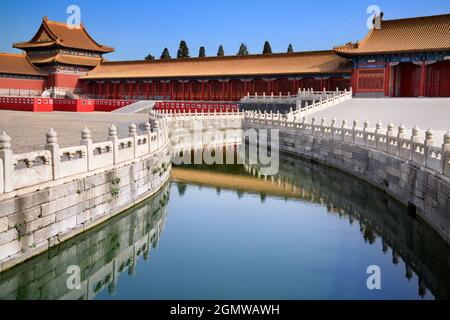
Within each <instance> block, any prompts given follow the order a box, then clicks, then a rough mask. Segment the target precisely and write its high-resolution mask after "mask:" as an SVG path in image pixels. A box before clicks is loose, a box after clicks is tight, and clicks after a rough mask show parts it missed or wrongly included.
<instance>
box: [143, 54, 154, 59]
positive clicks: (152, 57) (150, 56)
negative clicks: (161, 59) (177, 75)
mask: <svg viewBox="0 0 450 320" xmlns="http://www.w3.org/2000/svg"><path fill="white" fill-rule="evenodd" d="M145 60H155V57H154V56H152V55H151V54H148V55H147V56H146V57H145Z"/></svg>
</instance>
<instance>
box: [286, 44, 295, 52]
mask: <svg viewBox="0 0 450 320" xmlns="http://www.w3.org/2000/svg"><path fill="white" fill-rule="evenodd" d="M292 52H294V49H293V48H292V44H290V43H289V46H288V49H287V53H292Z"/></svg>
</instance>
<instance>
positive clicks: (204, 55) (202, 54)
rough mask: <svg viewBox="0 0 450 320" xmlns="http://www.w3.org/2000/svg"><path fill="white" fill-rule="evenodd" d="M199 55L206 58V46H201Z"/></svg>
mask: <svg viewBox="0 0 450 320" xmlns="http://www.w3.org/2000/svg"><path fill="white" fill-rule="evenodd" d="M198 57H199V58H204V57H206V53H205V47H200V50H198Z"/></svg>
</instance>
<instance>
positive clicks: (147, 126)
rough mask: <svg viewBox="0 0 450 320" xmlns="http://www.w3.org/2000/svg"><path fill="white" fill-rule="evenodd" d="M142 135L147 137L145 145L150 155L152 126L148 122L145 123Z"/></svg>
mask: <svg viewBox="0 0 450 320" xmlns="http://www.w3.org/2000/svg"><path fill="white" fill-rule="evenodd" d="M144 133H145V135H146V136H147V144H148V153H150V151H151V150H152V148H151V146H152V136H151V134H152V125H151V124H150V122H146V123H145V126H144Z"/></svg>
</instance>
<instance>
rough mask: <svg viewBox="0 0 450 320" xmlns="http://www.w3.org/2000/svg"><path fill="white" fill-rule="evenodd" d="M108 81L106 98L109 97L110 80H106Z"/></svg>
mask: <svg viewBox="0 0 450 320" xmlns="http://www.w3.org/2000/svg"><path fill="white" fill-rule="evenodd" d="M105 83H106V99H108V98H109V82H105Z"/></svg>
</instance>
